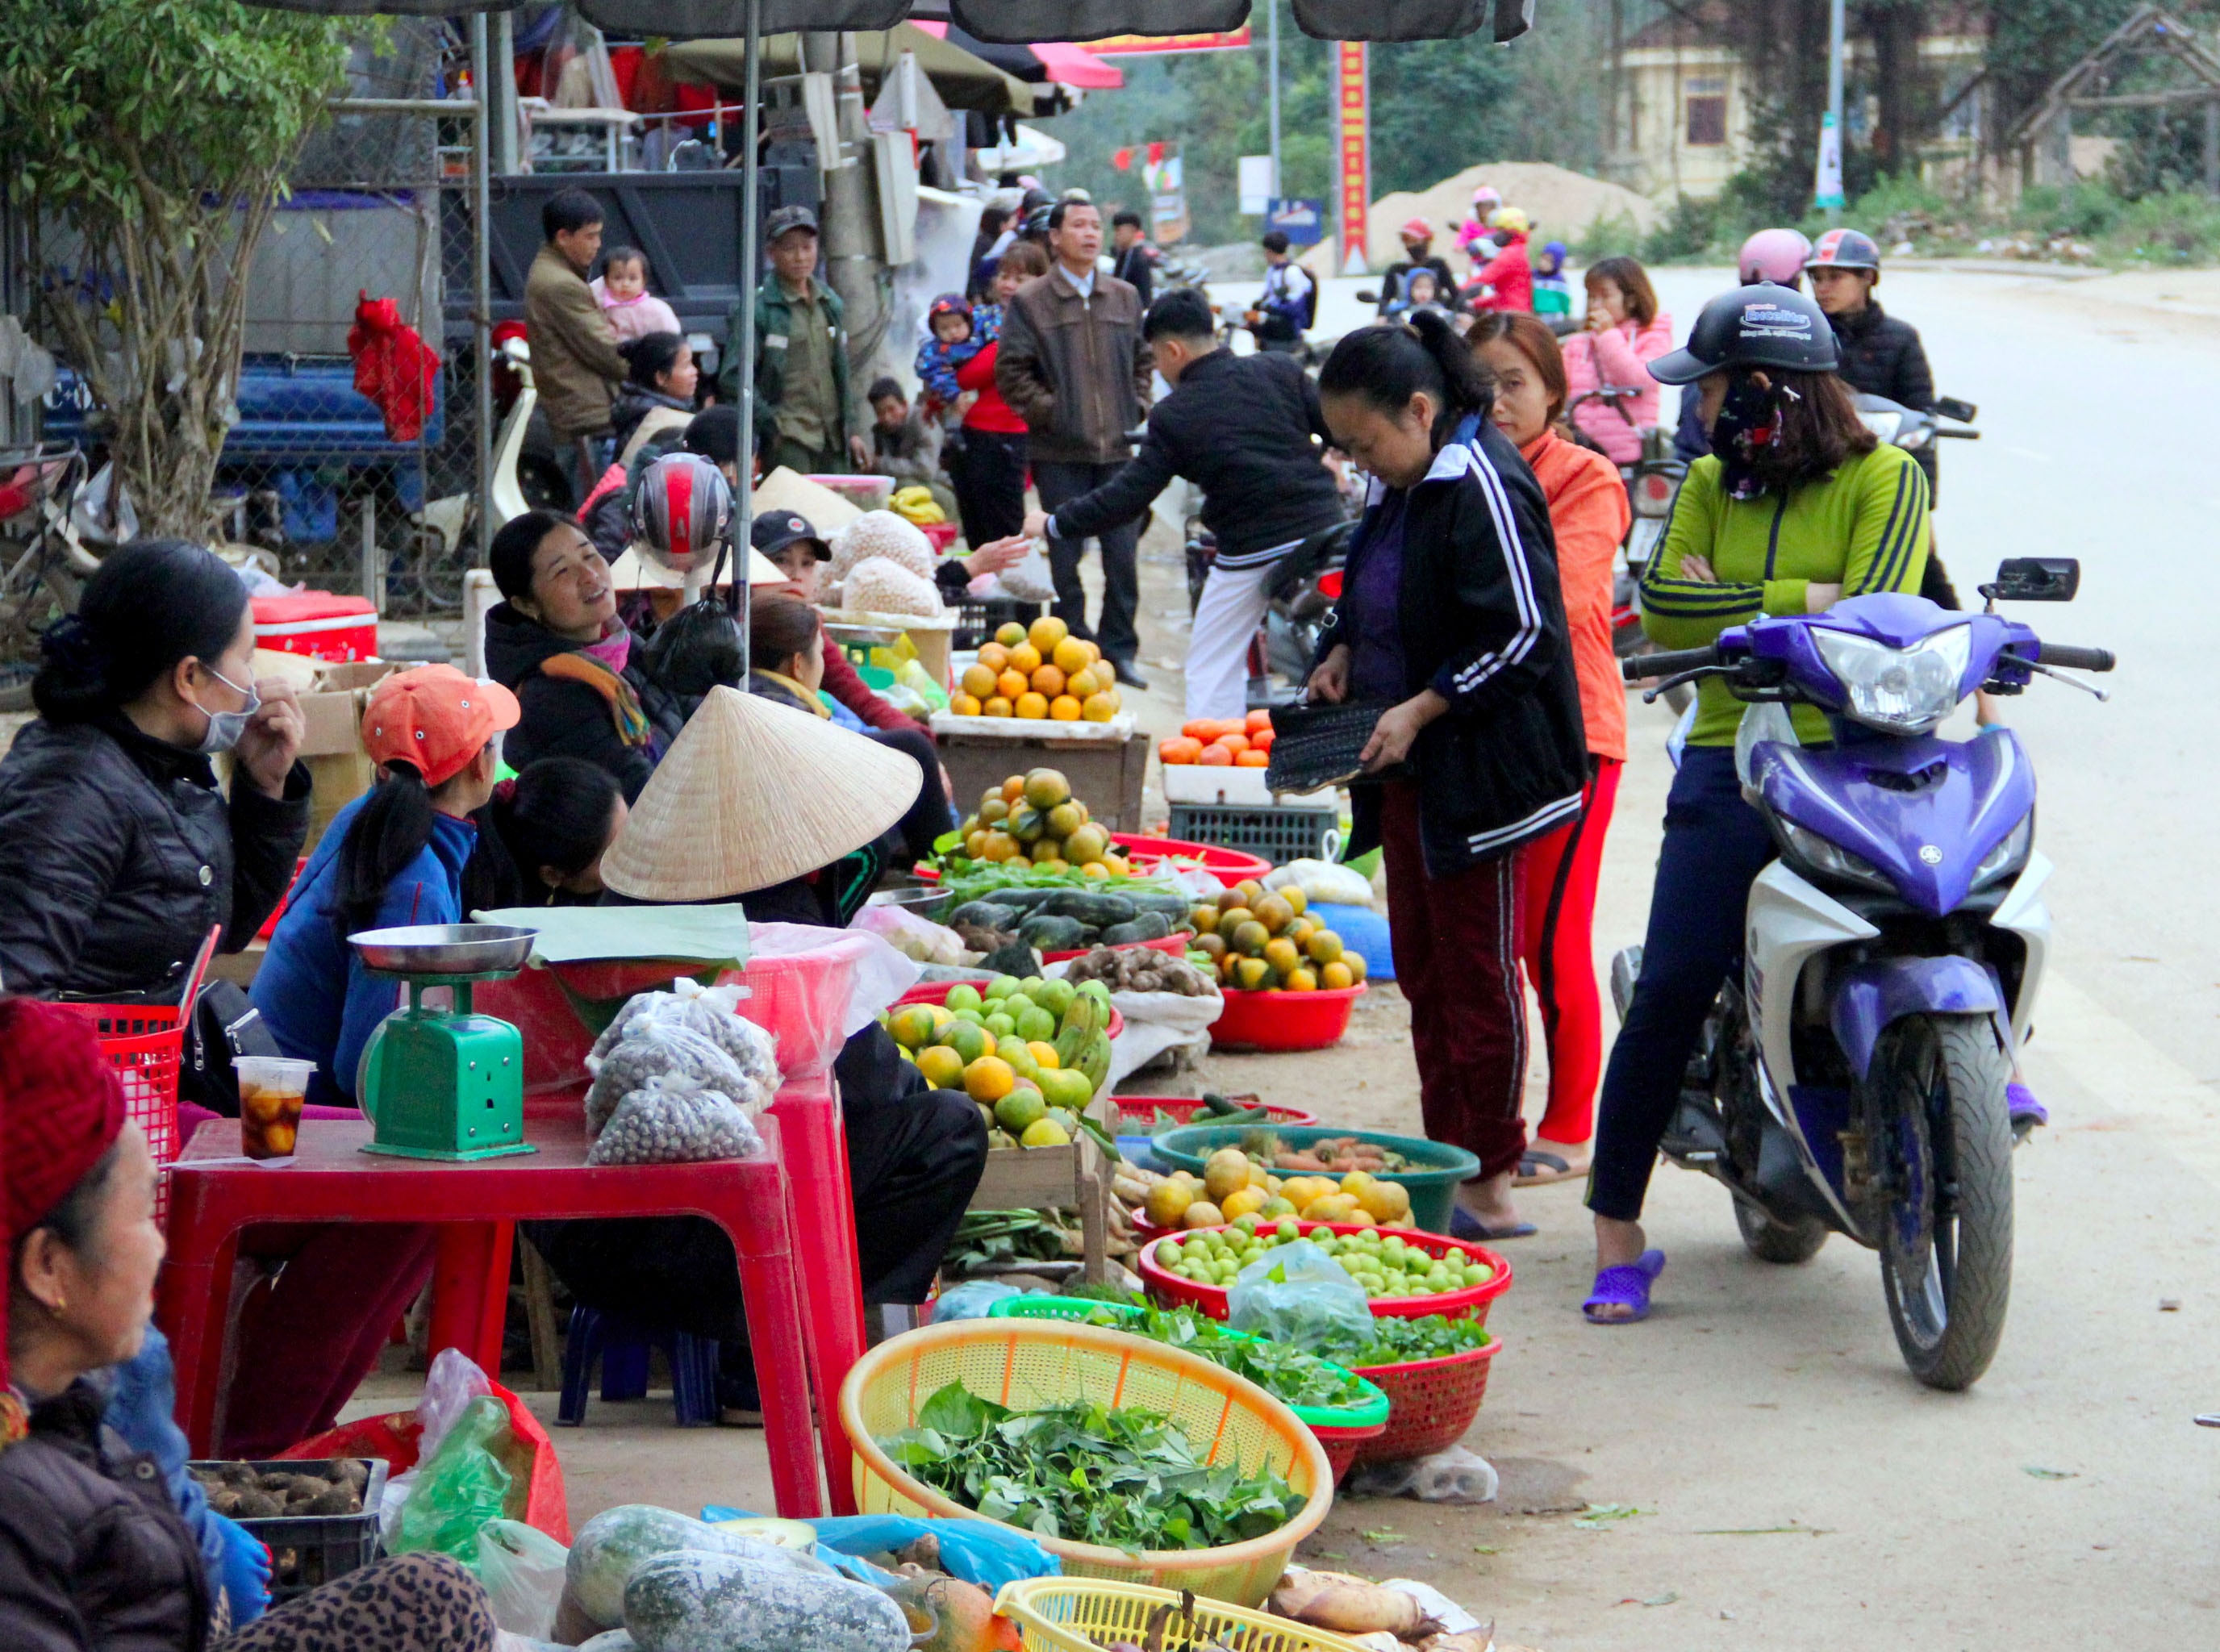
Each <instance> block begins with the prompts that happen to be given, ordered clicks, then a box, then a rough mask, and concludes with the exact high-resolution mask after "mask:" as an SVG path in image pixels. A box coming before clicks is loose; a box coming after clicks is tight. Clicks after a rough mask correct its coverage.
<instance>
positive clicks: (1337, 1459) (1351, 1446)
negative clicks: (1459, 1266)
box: [1307, 1343, 1494, 1486]
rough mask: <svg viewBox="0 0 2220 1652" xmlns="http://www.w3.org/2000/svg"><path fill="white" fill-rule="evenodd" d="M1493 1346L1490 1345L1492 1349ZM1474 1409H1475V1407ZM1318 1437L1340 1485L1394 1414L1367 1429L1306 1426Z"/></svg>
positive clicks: (1384, 1431)
mask: <svg viewBox="0 0 2220 1652" xmlns="http://www.w3.org/2000/svg"><path fill="white" fill-rule="evenodd" d="M1489 1346H1490V1347H1493V1346H1494V1343H1490V1344H1489ZM1475 1409H1477V1408H1476V1407H1475ZM1307 1426H1308V1427H1309V1429H1310V1431H1311V1432H1312V1433H1313V1434H1315V1435H1317V1436H1318V1443H1319V1444H1320V1445H1322V1446H1324V1447H1325V1460H1326V1462H1327V1464H1328V1466H1329V1467H1331V1468H1332V1470H1333V1483H1334V1484H1335V1485H1337V1486H1338V1485H1340V1484H1341V1482H1342V1481H1343V1480H1344V1479H1345V1478H1346V1477H1347V1476H1348V1474H1349V1471H1350V1469H1351V1468H1355V1467H1356V1463H1357V1462H1358V1460H1359V1459H1360V1458H1362V1457H1363V1456H1364V1455H1365V1449H1366V1448H1367V1447H1368V1446H1369V1445H1371V1444H1373V1443H1375V1441H1377V1440H1378V1439H1379V1438H1380V1437H1381V1435H1383V1434H1385V1433H1387V1432H1388V1430H1389V1429H1391V1428H1393V1427H1394V1426H1395V1418H1394V1412H1389V1413H1388V1420H1387V1421H1386V1422H1384V1423H1375V1424H1372V1426H1371V1427H1369V1428H1327V1427H1325V1426H1323V1425H1321V1424H1317V1423H1312V1424H1308V1425H1307Z"/></svg>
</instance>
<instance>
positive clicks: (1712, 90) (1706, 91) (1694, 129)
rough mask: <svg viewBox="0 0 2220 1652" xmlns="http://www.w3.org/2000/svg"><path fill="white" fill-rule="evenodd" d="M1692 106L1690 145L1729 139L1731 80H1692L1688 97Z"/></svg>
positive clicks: (1688, 88) (1689, 122) (1687, 101)
mask: <svg viewBox="0 0 2220 1652" xmlns="http://www.w3.org/2000/svg"><path fill="white" fill-rule="evenodd" d="M1685 101H1686V103H1687V109H1688V120H1687V134H1688V146H1689V147H1691V148H1695V147H1698V146H1709V145H1717V144H1722V143H1724V142H1725V141H1726V140H1727V83H1726V81H1725V79H1724V78H1706V79H1701V80H1690V81H1689V82H1688V83H1687V97H1686V99H1685Z"/></svg>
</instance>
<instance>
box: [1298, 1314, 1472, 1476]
mask: <svg viewBox="0 0 2220 1652" xmlns="http://www.w3.org/2000/svg"><path fill="white" fill-rule="evenodd" d="M1502 1346H1503V1340H1502V1338H1501V1337H1489V1338H1488V1340H1487V1343H1485V1344H1484V1345H1483V1346H1481V1347H1479V1348H1470V1349H1467V1350H1465V1351H1464V1352H1463V1353H1462V1354H1450V1355H1448V1356H1444V1357H1443V1358H1441V1359H1437V1360H1412V1361H1411V1362H1408V1363H1407V1364H1403V1365H1367V1366H1363V1367H1360V1368H1358V1370H1357V1375H1359V1376H1361V1377H1363V1378H1364V1380H1365V1381H1368V1382H1373V1383H1377V1384H1378V1385H1379V1386H1380V1387H1381V1388H1382V1389H1383V1390H1385V1391H1386V1393H1387V1395H1388V1421H1387V1424H1385V1426H1384V1427H1383V1428H1382V1429H1381V1431H1380V1432H1379V1433H1378V1434H1375V1435H1374V1436H1372V1437H1369V1438H1367V1439H1363V1440H1360V1441H1358V1442H1357V1443H1356V1455H1355V1456H1354V1458H1353V1461H1354V1462H1400V1461H1402V1460H1403V1459H1405V1458H1406V1457H1426V1456H1432V1455H1433V1454H1434V1453H1435V1452H1437V1451H1442V1450H1446V1449H1448V1448H1449V1447H1450V1446H1453V1445H1455V1444H1456V1443H1457V1442H1458V1441H1459V1440H1461V1439H1462V1438H1464V1436H1465V1431H1466V1430H1468V1429H1469V1428H1470V1427H1471V1426H1472V1419H1473V1418H1475V1417H1477V1416H1479V1415H1480V1402H1481V1400H1482V1399H1484V1398H1485V1397H1486V1396H1487V1374H1488V1372H1489V1371H1491V1370H1492V1369H1494V1365H1495V1356H1496V1353H1497V1351H1498V1350H1500V1349H1501V1348H1502ZM1327 1455H1328V1456H1331V1455H1332V1448H1331V1447H1330V1446H1329V1447H1328V1448H1327Z"/></svg>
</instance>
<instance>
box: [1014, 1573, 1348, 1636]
mask: <svg viewBox="0 0 2220 1652" xmlns="http://www.w3.org/2000/svg"><path fill="white" fill-rule="evenodd" d="M1166 1606H1169V1607H1170V1608H1171V1609H1172V1610H1173V1611H1174V1612H1175V1613H1176V1612H1177V1611H1178V1610H1179V1606H1180V1597H1179V1596H1178V1595H1176V1594H1175V1593H1171V1592H1170V1591H1169V1590H1165V1589H1151V1588H1147V1587H1143V1586H1141V1585H1139V1584H1134V1583H1107V1582H1094V1581H1090V1580H1082V1579H1079V1578H1069V1577H1037V1578H1026V1579H1023V1580H1020V1581H1019V1582H1016V1583H1006V1584H1004V1585H1003V1586H1002V1592H1001V1593H1000V1594H998V1595H996V1596H995V1611H996V1612H997V1613H998V1614H1000V1615H1001V1617H1004V1618H1008V1619H1009V1620H1010V1621H1011V1622H1012V1623H1013V1624H1016V1625H1017V1626H1018V1637H1019V1640H1020V1643H1022V1645H1023V1646H1024V1648H1025V1652H1099V1649H1101V1648H1102V1647H1106V1646H1115V1645H1118V1644H1119V1643H1130V1644H1132V1645H1137V1646H1138V1645H1139V1644H1140V1643H1142V1642H1143V1641H1144V1639H1146V1638H1148V1635H1149V1625H1150V1620H1151V1618H1153V1617H1154V1616H1155V1615H1156V1614H1157V1612H1158V1611H1162V1610H1163V1608H1164V1607H1166ZM1193 1627H1194V1634H1193V1636H1191V1637H1190V1636H1188V1635H1187V1634H1186V1632H1185V1628H1184V1626H1182V1630H1181V1632H1180V1637H1179V1638H1178V1639H1176V1640H1175V1641H1174V1642H1173V1643H1172V1644H1174V1645H1176V1646H1195V1647H1200V1646H1211V1645H1219V1646H1238V1647H1241V1648H1244V1649H1246V1652H1362V1648H1361V1647H1360V1646H1359V1644H1358V1643H1356V1642H1355V1641H1350V1640H1344V1639H1343V1638H1342V1637H1341V1636H1338V1635H1329V1634H1327V1633H1326V1631H1325V1630H1322V1629H1308V1628H1306V1627H1305V1626H1304V1625H1302V1624H1297V1623H1292V1622H1290V1621H1289V1620H1288V1619H1287V1618H1276V1617H1274V1616H1273V1615H1272V1614H1271V1613H1269V1612H1266V1611H1244V1610H1243V1609H1242V1608H1240V1607H1238V1606H1229V1605H1226V1604H1225V1602H1224V1601H1221V1600H1211V1599H1198V1600H1196V1601H1195V1603H1194V1624H1193Z"/></svg>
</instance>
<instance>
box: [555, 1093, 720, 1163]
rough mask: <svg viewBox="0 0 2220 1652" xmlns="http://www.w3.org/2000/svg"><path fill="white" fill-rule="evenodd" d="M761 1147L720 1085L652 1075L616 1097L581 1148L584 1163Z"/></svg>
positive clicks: (683, 1157) (696, 1158) (660, 1159)
mask: <svg viewBox="0 0 2220 1652" xmlns="http://www.w3.org/2000/svg"><path fill="white" fill-rule="evenodd" d="M761 1151H763V1138H762V1137H761V1136H760V1135H758V1133H757V1131H756V1127H755V1125H754V1123H753V1121H751V1119H749V1118H748V1115H747V1114H746V1113H744V1112H742V1111H741V1110H740V1107H739V1104H738V1103H736V1102H735V1101H734V1100H733V1098H732V1097H731V1096H729V1095H726V1094H725V1093H724V1092H723V1091H721V1090H713V1089H709V1088H705V1087H704V1086H703V1085H702V1084H701V1083H699V1082H696V1081H695V1080H693V1079H691V1078H688V1077H686V1076H684V1075H657V1076H655V1077H653V1078H651V1079H649V1080H648V1081H647V1082H646V1083H645V1084H644V1085H642V1086H641V1087H640V1088H639V1089H636V1090H633V1091H632V1092H630V1093H629V1094H627V1095H626V1096H625V1098H624V1099H623V1100H621V1101H620V1102H618V1103H617V1107H616V1111H615V1112H614V1113H611V1114H610V1115H609V1121H608V1124H607V1125H604V1126H603V1127H602V1133H601V1134H600V1135H599V1136H597V1137H596V1138H595V1139H594V1144H593V1146H592V1147H590V1148H589V1149H588V1150H587V1151H586V1163H589V1164H695V1163H702V1161H704V1160H708V1159H743V1158H747V1157H749V1156H751V1155H753V1154H756V1153H760V1152H761Z"/></svg>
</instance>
